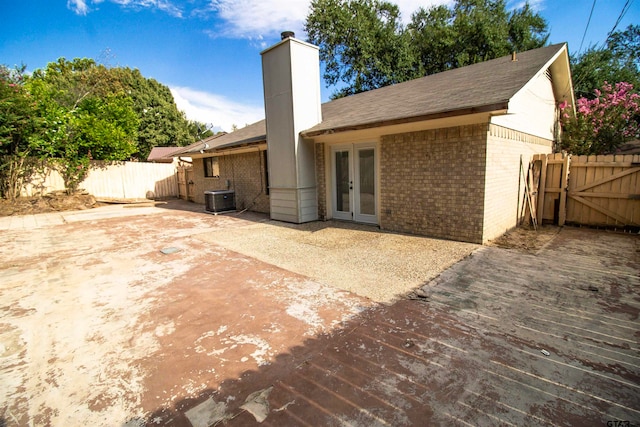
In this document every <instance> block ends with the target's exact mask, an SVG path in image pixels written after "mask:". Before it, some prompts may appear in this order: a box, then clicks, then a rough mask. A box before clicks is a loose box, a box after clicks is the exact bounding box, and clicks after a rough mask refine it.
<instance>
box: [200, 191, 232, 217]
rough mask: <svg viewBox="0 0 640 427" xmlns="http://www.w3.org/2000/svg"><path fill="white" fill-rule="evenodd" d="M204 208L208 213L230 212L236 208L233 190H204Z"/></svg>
mask: <svg viewBox="0 0 640 427" xmlns="http://www.w3.org/2000/svg"><path fill="white" fill-rule="evenodd" d="M204 204H205V208H204V210H205V211H206V212H209V213H220V212H230V211H235V210H236V194H235V191H233V190H220V191H205V192H204Z"/></svg>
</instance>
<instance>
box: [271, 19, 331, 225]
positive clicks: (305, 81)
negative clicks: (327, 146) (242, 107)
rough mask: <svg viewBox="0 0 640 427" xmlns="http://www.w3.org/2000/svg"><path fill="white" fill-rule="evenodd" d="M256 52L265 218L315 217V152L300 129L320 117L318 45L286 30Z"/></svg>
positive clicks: (300, 219)
mask: <svg viewBox="0 0 640 427" xmlns="http://www.w3.org/2000/svg"><path fill="white" fill-rule="evenodd" d="M261 55H262V78H263V84H264V108H265V116H266V122H267V153H268V161H269V198H270V201H271V218H272V219H276V220H280V221H287V222H294V223H302V222H308V221H315V220H317V219H318V196H317V191H316V178H315V156H314V154H315V150H314V145H313V142H312V141H308V140H304V139H302V138H301V137H300V132H302V131H303V130H306V129H308V128H310V127H313V126H315V125H316V124H318V123H320V122H321V121H322V111H321V106H320V61H319V55H318V47H317V46H314V45H311V44H309V43H305V42H303V41H300V40H298V39H296V38H294V34H293V33H292V32H290V31H287V32H284V33H282V40H281V41H280V42H278V43H277V44H275V45H274V46H271V47H270V48H268V49H266V50H264V51H262V52H261Z"/></svg>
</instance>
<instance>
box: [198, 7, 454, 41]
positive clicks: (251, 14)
mask: <svg viewBox="0 0 640 427" xmlns="http://www.w3.org/2000/svg"><path fill="white" fill-rule="evenodd" d="M394 3H396V4H397V5H398V7H399V8H400V12H401V14H402V20H403V22H404V23H407V22H409V21H410V19H411V14H412V13H413V12H415V11H416V10H418V8H419V7H421V6H422V7H424V8H427V7H429V6H432V5H438V4H452V3H453V0H426V1H425V0H397V1H395V2H394ZM310 4H311V2H310V1H301V0H211V2H210V4H209V8H208V11H209V12H215V13H216V14H217V16H218V18H219V19H221V20H223V21H224V24H222V25H221V26H220V27H219V28H218V29H217V30H216V31H211V32H210V33H209V35H210V36H212V37H220V36H222V37H234V38H247V39H251V40H257V41H259V42H260V41H261V40H262V38H263V37H274V36H277V35H279V34H280V33H281V32H282V31H293V32H295V33H296V36H297V37H298V38H300V39H304V38H306V37H305V34H304V31H303V27H304V21H305V19H306V17H307V14H308V13H309V6H310ZM259 44H260V43H259Z"/></svg>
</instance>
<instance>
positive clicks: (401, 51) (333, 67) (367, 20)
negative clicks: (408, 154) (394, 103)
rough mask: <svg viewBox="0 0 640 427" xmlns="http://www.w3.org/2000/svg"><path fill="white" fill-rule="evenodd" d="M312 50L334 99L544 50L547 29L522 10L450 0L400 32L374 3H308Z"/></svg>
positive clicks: (395, 14) (482, 0)
mask: <svg viewBox="0 0 640 427" xmlns="http://www.w3.org/2000/svg"><path fill="white" fill-rule="evenodd" d="M305 30H306V31H307V34H308V35H309V42H311V43H314V44H316V45H318V46H319V47H320V59H321V60H322V61H323V62H324V65H325V73H324V77H325V81H326V82H327V84H328V85H329V86H332V85H338V84H342V85H344V87H343V88H342V89H340V90H339V91H338V92H336V93H335V94H334V96H335V97H339V96H344V95H350V94H353V93H358V92H363V91H367V90H370V89H375V88H378V87H382V86H386V85H389V84H393V83H398V82H402V81H406V80H410V79H413V78H416V77H420V76H423V75H428V74H433V73H438V72H441V71H445V70H448V69H452V68H457V67H462V66H465V65H469V64H473V63H476V62H482V61H486V60H489V59H493V58H497V57H500V56H504V55H508V54H509V53H511V52H512V51H524V50H529V49H533V48H537V47H541V46H544V45H545V44H546V42H547V39H548V33H547V23H546V21H545V20H544V19H543V18H542V17H541V16H540V15H539V14H537V13H535V12H533V11H532V9H531V7H530V6H529V4H528V3H525V4H524V6H523V7H521V8H519V9H515V10H513V11H511V12H509V11H508V10H507V7H506V2H505V0H456V1H455V2H454V4H453V6H452V7H447V6H444V5H441V6H433V7H431V8H428V9H424V8H420V9H418V10H417V11H416V12H415V13H413V14H412V17H411V22H410V23H409V24H408V25H407V27H406V28H404V27H403V26H402V25H401V24H400V14H399V11H398V8H397V7H396V6H395V5H393V4H391V3H388V2H384V1H380V0H314V1H312V2H311V9H310V12H309V15H308V16H307V19H306V22H305Z"/></svg>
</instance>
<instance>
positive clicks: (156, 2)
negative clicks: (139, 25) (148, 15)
mask: <svg viewBox="0 0 640 427" xmlns="http://www.w3.org/2000/svg"><path fill="white" fill-rule="evenodd" d="M103 1H104V0H91V3H92V4H99V3H102V2H103ZM110 1H111V2H112V3H115V4H119V5H120V6H123V7H128V8H132V9H146V8H155V9H158V10H161V11H163V12H166V13H168V14H169V15H172V16H175V17H177V18H181V17H182V10H181V9H180V8H179V7H177V6H176V5H174V4H173V2H171V1H170V0H110ZM87 3H88V0H68V1H67V7H68V8H69V9H71V10H73V11H74V12H75V13H76V14H78V15H86V14H87V13H88V12H89V5H88V4H87Z"/></svg>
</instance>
